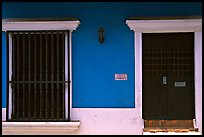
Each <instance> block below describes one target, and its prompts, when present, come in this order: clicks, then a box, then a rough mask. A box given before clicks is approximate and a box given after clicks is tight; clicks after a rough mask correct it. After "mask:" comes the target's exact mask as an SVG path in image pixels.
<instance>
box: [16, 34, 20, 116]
mask: <svg viewBox="0 0 204 137" xmlns="http://www.w3.org/2000/svg"><path fill="white" fill-rule="evenodd" d="M16 35H17V44H16V50H17V62H16V64H17V81H19V80H20V74H19V73H20V43H19V42H20V40H19V34H16ZM16 99H17V104H16V105H17V106H16V107H17V114H16V117H17V118H19V117H20V85H19V84H17V98H16Z"/></svg>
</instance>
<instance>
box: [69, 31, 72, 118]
mask: <svg viewBox="0 0 204 137" xmlns="http://www.w3.org/2000/svg"><path fill="white" fill-rule="evenodd" d="M69 63H70V64H69V65H70V66H69V74H70V76H69V78H70V97H69V98H70V110H69V111H70V118H71V119H72V31H70V32H69Z"/></svg>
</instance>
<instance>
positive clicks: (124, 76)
mask: <svg viewBox="0 0 204 137" xmlns="http://www.w3.org/2000/svg"><path fill="white" fill-rule="evenodd" d="M115 80H127V74H115Z"/></svg>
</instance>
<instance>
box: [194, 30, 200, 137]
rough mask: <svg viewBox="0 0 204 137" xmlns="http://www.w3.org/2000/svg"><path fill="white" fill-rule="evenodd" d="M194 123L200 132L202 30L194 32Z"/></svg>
mask: <svg viewBox="0 0 204 137" xmlns="http://www.w3.org/2000/svg"><path fill="white" fill-rule="evenodd" d="M194 40H195V46H194V50H195V51H194V52H195V53H194V56H195V57H194V58H195V66H194V67H195V75H194V77H195V112H196V113H195V118H196V120H195V125H196V127H198V128H199V132H200V133H201V134H202V32H195V38H194Z"/></svg>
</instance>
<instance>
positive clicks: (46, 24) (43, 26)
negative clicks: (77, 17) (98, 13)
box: [2, 20, 80, 31]
mask: <svg viewBox="0 0 204 137" xmlns="http://www.w3.org/2000/svg"><path fill="white" fill-rule="evenodd" d="M79 24H80V22H79V21H35V22H33V21H23V22H22V21H12V22H11V21H6V20H2V31H11V30H12V31H14V30H15V31H20V30H76V28H77V27H78V26H79Z"/></svg>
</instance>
